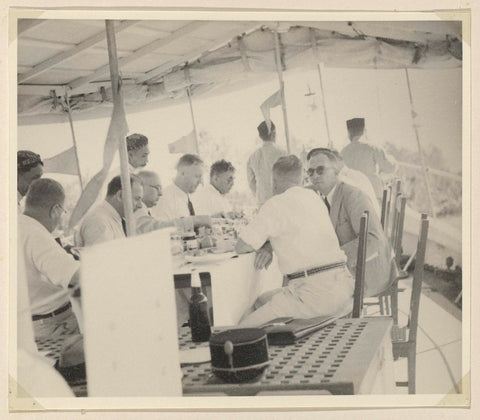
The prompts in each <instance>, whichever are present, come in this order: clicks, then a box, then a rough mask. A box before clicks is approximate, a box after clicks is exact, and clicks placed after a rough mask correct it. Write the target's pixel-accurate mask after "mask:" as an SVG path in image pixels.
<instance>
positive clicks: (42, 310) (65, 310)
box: [18, 178, 80, 339]
mask: <svg viewBox="0 0 480 420" xmlns="http://www.w3.org/2000/svg"><path fill="white" fill-rule="evenodd" d="M64 203H65V191H64V190H63V188H62V186H61V185H60V184H59V183H58V182H56V181H54V180H53V179H48V178H43V179H39V180H37V181H34V182H33V183H32V184H31V185H30V188H29V190H28V193H27V197H26V202H25V211H24V214H20V215H19V216H18V263H19V264H22V267H21V268H19V272H20V273H23V274H24V275H25V277H26V279H27V282H28V295H29V297H30V308H31V312H32V320H33V330H34V333H35V338H37V339H39V338H46V337H56V336H59V335H61V334H76V333H78V332H79V328H78V323H77V319H76V317H75V314H74V313H73V312H72V305H71V303H70V299H69V292H68V288H69V287H76V286H78V284H79V268H80V263H79V262H78V261H75V260H74V258H73V256H72V255H70V254H67V253H66V252H65V250H64V249H63V248H62V247H61V246H60V245H59V244H58V243H57V242H56V241H55V239H54V238H53V236H52V235H51V233H52V232H53V231H54V230H55V228H56V227H57V226H58V225H59V224H60V221H61V218H62V216H63V214H64V213H65V209H64V207H63V206H64Z"/></svg>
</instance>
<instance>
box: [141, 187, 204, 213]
mask: <svg viewBox="0 0 480 420" xmlns="http://www.w3.org/2000/svg"><path fill="white" fill-rule="evenodd" d="M190 201H192V204H193V206H194V210H195V214H197V211H196V209H195V204H194V203H193V200H192V198H190ZM150 213H151V215H152V216H153V217H155V219H157V220H159V221H161V222H172V221H173V220H175V219H178V218H180V217H187V216H190V212H189V211H188V194H187V193H186V192H185V191H183V190H181V189H180V188H179V187H177V185H176V184H175V183H174V182H172V183H171V184H170V185H168V186H167V187H165V189H164V190H163V194H162V196H161V197H160V199H159V200H158V203H157V205H156V206H154V207H152V208H150Z"/></svg>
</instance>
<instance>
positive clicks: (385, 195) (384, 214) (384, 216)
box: [380, 188, 388, 231]
mask: <svg viewBox="0 0 480 420" xmlns="http://www.w3.org/2000/svg"><path fill="white" fill-rule="evenodd" d="M387 202H388V189H387V188H385V189H384V190H383V196H382V215H381V217H380V223H381V224H382V229H383V231H385V222H386V220H387Z"/></svg>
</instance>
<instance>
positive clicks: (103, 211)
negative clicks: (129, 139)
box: [75, 175, 143, 247]
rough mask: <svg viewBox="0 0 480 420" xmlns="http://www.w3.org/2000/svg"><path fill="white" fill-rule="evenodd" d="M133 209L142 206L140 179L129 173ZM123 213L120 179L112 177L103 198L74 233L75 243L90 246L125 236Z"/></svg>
mask: <svg viewBox="0 0 480 420" xmlns="http://www.w3.org/2000/svg"><path fill="white" fill-rule="evenodd" d="M130 185H131V188H132V202H133V211H135V210H137V209H139V208H140V207H141V206H142V196H143V187H142V181H141V180H140V178H139V177H138V176H136V175H130ZM124 217H125V214H124V211H123V199H122V181H121V178H120V176H116V177H114V178H113V179H112V180H111V181H110V182H109V184H108V189H107V196H106V198H105V200H104V201H103V202H102V203H100V204H99V205H98V206H97V207H95V208H94V209H93V210H92V211H91V212H89V213H88V214H87V216H86V217H85V219H84V220H83V221H82V223H81V225H80V229H79V230H78V232H77V233H76V234H75V245H76V246H79V247H84V246H90V245H94V244H97V243H101V242H106V241H111V240H113V239H118V238H124V237H125V228H124V226H125V220H124Z"/></svg>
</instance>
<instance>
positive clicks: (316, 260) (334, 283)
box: [236, 155, 354, 326]
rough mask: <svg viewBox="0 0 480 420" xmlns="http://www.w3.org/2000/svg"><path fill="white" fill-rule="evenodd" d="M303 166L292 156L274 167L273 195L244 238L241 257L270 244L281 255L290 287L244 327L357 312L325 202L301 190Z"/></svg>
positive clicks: (272, 296) (245, 320) (250, 316)
mask: <svg viewBox="0 0 480 420" xmlns="http://www.w3.org/2000/svg"><path fill="white" fill-rule="evenodd" d="M301 181H302V164H301V162H300V160H299V159H298V158H297V157H296V156H293V155H290V156H284V157H281V158H279V159H278V160H277V161H276V162H275V164H274V165H273V191H274V196H273V197H271V198H270V199H269V200H267V201H266V202H265V204H264V205H263V206H262V207H261V208H260V210H259V212H258V214H257V215H256V217H255V218H254V219H253V221H252V222H251V223H250V224H249V225H247V226H246V227H245V229H244V230H243V231H242V232H241V233H240V238H239V240H238V243H237V245H236V251H237V252H238V253H245V252H250V251H253V250H258V249H260V248H261V247H262V246H263V245H264V244H265V242H266V241H269V242H270V243H271V247H272V248H273V251H274V252H275V254H276V255H277V258H278V265H279V268H280V271H281V272H282V273H283V274H285V275H287V278H288V279H289V282H288V284H287V285H286V286H284V287H282V288H280V289H277V290H275V291H273V292H267V293H268V295H269V296H270V298H269V299H268V300H267V301H266V303H264V304H263V305H262V306H260V307H258V304H261V303H263V302H265V300H266V299H265V297H263V296H260V298H259V299H257V302H256V306H254V308H253V309H254V310H253V312H251V313H246V314H245V315H244V316H243V318H242V320H241V321H240V324H241V325H245V326H258V325H261V324H263V323H265V322H267V321H270V320H272V319H274V318H278V317H284V316H292V317H295V318H313V317H316V316H323V315H325V316H327V315H343V314H346V313H348V312H349V311H350V310H351V309H352V303H353V299H352V296H353V287H354V282H353V279H352V277H351V275H350V273H349V271H348V270H347V267H346V257H345V254H344V253H343V251H342V250H341V249H340V246H339V245H338V239H337V237H336V235H335V231H334V230H333V227H332V224H331V223H330V220H329V218H328V212H327V209H326V207H325V205H324V203H323V202H322V201H321V200H320V199H319V197H318V195H316V194H315V193H314V192H313V191H310V190H308V189H306V188H303V187H302V186H301Z"/></svg>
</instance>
